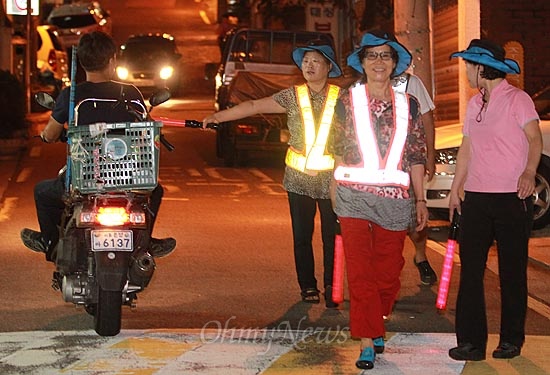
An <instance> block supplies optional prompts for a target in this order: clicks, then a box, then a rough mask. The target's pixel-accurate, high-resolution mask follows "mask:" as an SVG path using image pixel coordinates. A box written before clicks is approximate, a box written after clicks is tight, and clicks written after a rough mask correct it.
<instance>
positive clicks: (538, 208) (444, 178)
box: [425, 86, 550, 229]
mask: <svg viewBox="0 0 550 375" xmlns="http://www.w3.org/2000/svg"><path fill="white" fill-rule="evenodd" d="M532 98H533V101H534V102H535V107H536V108H537V112H539V116H540V118H541V122H540V128H541V131H542V138H543V150H542V157H541V160H540V163H539V166H538V169H537V174H536V177H535V182H536V189H535V210H534V223H533V228H534V229H541V228H543V227H545V226H546V225H548V224H550V86H548V87H546V88H545V89H544V90H542V91H540V92H539V93H537V94H535V95H533V96H532ZM461 143H462V124H452V125H446V126H442V127H436V128H435V149H436V171H435V175H434V178H433V179H432V181H430V182H429V183H426V184H425V185H426V200H427V202H428V203H427V205H428V209H429V211H430V214H431V216H432V217H433V218H438V219H446V218H448V217H449V210H448V208H449V193H450V189H451V184H452V182H453V177H454V172H455V166H456V155H457V153H458V148H459V147H460V144H461Z"/></svg>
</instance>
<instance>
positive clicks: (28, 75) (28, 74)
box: [25, 0, 34, 113]
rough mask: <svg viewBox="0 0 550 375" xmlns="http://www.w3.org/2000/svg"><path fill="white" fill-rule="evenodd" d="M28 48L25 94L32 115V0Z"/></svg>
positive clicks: (27, 19) (28, 28) (28, 7)
mask: <svg viewBox="0 0 550 375" xmlns="http://www.w3.org/2000/svg"><path fill="white" fill-rule="evenodd" d="M26 21H27V25H26V29H27V48H26V49H25V90H26V91H25V94H26V103H27V113H31V95H32V89H31V85H32V80H31V72H32V70H31V62H32V61H33V58H32V56H31V51H33V48H34V46H33V43H32V39H33V38H32V36H33V32H32V31H33V30H32V24H33V22H32V4H31V0H27V18H26Z"/></svg>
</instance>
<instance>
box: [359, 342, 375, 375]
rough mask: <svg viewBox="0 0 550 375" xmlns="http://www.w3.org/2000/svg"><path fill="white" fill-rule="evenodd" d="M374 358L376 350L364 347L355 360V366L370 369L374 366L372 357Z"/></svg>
mask: <svg viewBox="0 0 550 375" xmlns="http://www.w3.org/2000/svg"><path fill="white" fill-rule="evenodd" d="M375 358H376V352H375V351H374V349H373V348H369V347H367V348H364V349H362V350H361V355H360V356H359V359H358V360H357V361H356V362H355V367H357V368H359V369H361V370H370V369H372V368H374V359H375Z"/></svg>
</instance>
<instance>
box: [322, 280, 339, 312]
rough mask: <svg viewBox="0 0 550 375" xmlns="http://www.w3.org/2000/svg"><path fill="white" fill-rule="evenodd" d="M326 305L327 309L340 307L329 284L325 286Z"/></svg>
mask: <svg viewBox="0 0 550 375" xmlns="http://www.w3.org/2000/svg"><path fill="white" fill-rule="evenodd" d="M325 307H326V308H327V309H335V308H337V307H338V304H337V303H336V302H334V301H333V300H332V286H330V285H329V286H327V287H326V288H325Z"/></svg>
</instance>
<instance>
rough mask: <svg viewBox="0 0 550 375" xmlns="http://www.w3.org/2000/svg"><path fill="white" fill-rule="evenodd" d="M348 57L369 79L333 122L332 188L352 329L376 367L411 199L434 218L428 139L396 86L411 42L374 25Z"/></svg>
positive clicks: (361, 362)
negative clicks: (426, 180) (428, 196)
mask: <svg viewBox="0 0 550 375" xmlns="http://www.w3.org/2000/svg"><path fill="white" fill-rule="evenodd" d="M347 62H348V65H349V66H351V67H352V68H354V69H355V70H357V71H359V72H361V73H363V75H364V77H363V78H364V79H363V81H362V82H360V83H358V84H355V85H354V86H352V87H351V88H350V89H349V90H348V92H347V94H344V95H343V96H342V103H343V105H344V107H345V108H346V121H345V122H344V123H342V124H337V125H336V126H335V128H334V132H335V134H334V140H333V141H334V143H333V145H332V151H333V152H334V155H335V170H334V180H335V186H334V189H333V194H334V202H335V212H336V214H337V215H338V218H339V221H340V224H341V230H342V238H343V241H344V249H345V257H346V267H347V272H348V286H349V291H350V328H351V335H352V336H353V337H357V338H361V352H360V356H359V359H358V360H357V362H356V366H357V367H358V368H360V369H371V368H373V367H374V360H375V356H376V353H382V352H383V351H384V334H385V328H384V317H385V316H388V315H389V314H390V313H391V311H392V307H393V304H394V301H395V299H396V297H397V294H398V292H399V289H400V286H401V284H400V281H399V275H400V273H401V269H402V268H403V265H404V259H403V255H402V252H403V246H404V241H405V238H406V235H407V229H408V227H409V224H410V217H411V210H412V204H416V212H417V224H418V226H417V228H416V229H417V230H421V229H422V228H423V227H424V226H425V225H426V224H427V221H428V210H427V207H426V201H425V200H423V199H420V198H421V197H423V196H424V189H423V177H424V165H425V163H426V141H425V134H424V128H423V125H422V120H421V113H420V110H419V104H418V102H417V100H416V99H415V98H414V97H412V96H409V95H408V94H406V93H403V92H401V91H402V90H394V89H392V82H391V79H392V77H395V76H398V75H400V74H402V73H403V72H404V71H405V70H406V69H407V67H408V66H409V64H410V63H411V54H410V53H409V52H408V51H407V49H406V48H405V47H404V46H403V45H401V44H400V43H399V42H397V40H396V39H395V37H394V36H393V35H391V34H389V33H385V32H382V31H375V32H369V33H367V34H365V35H364V36H363V38H362V40H361V45H360V46H359V48H358V49H356V50H355V51H354V52H353V53H351V55H350V56H348V61H347ZM412 189H414V193H415V196H416V197H418V199H416V201H414V202H413V201H412V200H411V199H409V197H410V195H411V192H412Z"/></svg>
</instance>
